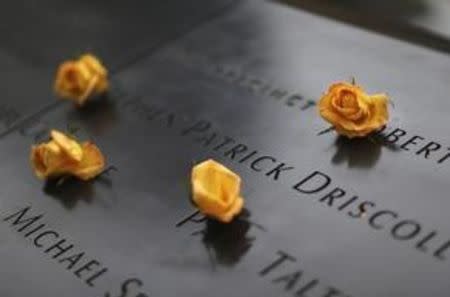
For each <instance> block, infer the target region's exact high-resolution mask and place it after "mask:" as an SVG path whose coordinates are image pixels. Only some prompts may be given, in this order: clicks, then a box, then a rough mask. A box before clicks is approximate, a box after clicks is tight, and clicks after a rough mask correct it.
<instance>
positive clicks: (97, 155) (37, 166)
mask: <svg viewBox="0 0 450 297" xmlns="http://www.w3.org/2000/svg"><path fill="white" fill-rule="evenodd" d="M50 135H51V140H50V141H49V142H46V143H41V144H38V145H34V146H33V147H32V148H31V156H30V159H31V165H32V167H33V170H34V173H35V174H36V176H37V177H39V178H41V179H49V178H56V177H61V176H66V175H71V176H75V177H77V178H79V179H81V180H89V179H92V178H94V177H96V176H97V175H98V174H100V173H101V172H102V171H103V169H104V167H105V158H104V157H103V154H102V153H101V152H100V150H99V149H98V147H97V146H96V145H95V144H93V143H91V142H84V143H82V144H79V143H78V142H77V141H75V140H74V139H72V138H70V137H68V136H67V135H65V134H63V133H61V132H59V131H56V130H52V131H51V133H50Z"/></svg>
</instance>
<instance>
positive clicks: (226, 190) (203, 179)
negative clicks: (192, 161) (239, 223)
mask: <svg viewBox="0 0 450 297" xmlns="http://www.w3.org/2000/svg"><path fill="white" fill-rule="evenodd" d="M191 184H192V199H193V201H194V203H195V205H196V206H197V207H198V209H199V210H200V212H202V213H203V214H205V215H207V216H210V217H213V218H215V219H217V220H219V221H222V222H225V223H228V222H230V221H231V220H232V219H233V217H235V216H236V215H238V214H239V213H240V212H241V211H242V208H243V206H244V200H243V198H242V197H240V188H241V178H240V177H239V176H238V175H237V174H235V173H234V172H232V171H231V170H229V169H228V168H226V167H225V166H223V165H222V164H220V163H218V162H216V161H214V160H211V159H210V160H207V161H204V162H202V163H200V164H198V165H196V166H194V168H193V169H192V174H191Z"/></svg>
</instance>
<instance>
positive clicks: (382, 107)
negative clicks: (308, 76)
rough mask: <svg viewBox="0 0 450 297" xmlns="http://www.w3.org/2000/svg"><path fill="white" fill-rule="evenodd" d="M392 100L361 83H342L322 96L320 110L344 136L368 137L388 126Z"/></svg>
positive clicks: (331, 87) (332, 87)
mask: <svg viewBox="0 0 450 297" xmlns="http://www.w3.org/2000/svg"><path fill="white" fill-rule="evenodd" d="M388 101H389V99H388V97H387V96H386V95H385V94H374V95H368V94H367V93H366V92H365V91H364V89H363V88H362V87H360V86H358V85H355V84H351V83H347V82H338V83H335V84H333V85H331V86H330V87H329V89H328V91H327V92H326V93H325V94H324V95H323V96H322V98H321V99H320V101H319V112H320V115H321V116H322V117H323V118H324V119H325V120H326V121H327V122H329V123H330V124H331V125H333V127H334V129H335V130H336V132H337V133H339V134H340V135H344V136H347V137H349V138H353V137H364V136H367V135H368V134H370V133H372V132H374V131H376V130H378V129H379V128H381V127H383V126H384V125H386V123H387V121H388V118H389V113H388V108H387V105H388Z"/></svg>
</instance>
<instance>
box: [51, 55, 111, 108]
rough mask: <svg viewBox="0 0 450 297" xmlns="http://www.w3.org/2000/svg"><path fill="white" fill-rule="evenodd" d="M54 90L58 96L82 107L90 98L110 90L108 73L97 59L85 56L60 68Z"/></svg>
mask: <svg viewBox="0 0 450 297" xmlns="http://www.w3.org/2000/svg"><path fill="white" fill-rule="evenodd" d="M54 88H55V92H56V93H57V94H58V96H60V97H62V98H66V99H70V100H73V101H74V102H75V103H76V104H78V105H79V106H81V105H83V104H84V103H85V102H86V100H87V99H88V98H89V97H90V96H92V95H98V94H101V93H103V92H105V91H106V90H107V89H108V71H107V70H106V68H105V67H104V66H103V65H102V63H101V62H100V61H99V59H98V58H97V57H95V56H93V55H91V54H85V55H83V56H81V57H80V58H79V59H78V60H76V61H66V62H64V63H62V64H61V65H60V66H59V68H58V71H57V73H56V80H55V87H54Z"/></svg>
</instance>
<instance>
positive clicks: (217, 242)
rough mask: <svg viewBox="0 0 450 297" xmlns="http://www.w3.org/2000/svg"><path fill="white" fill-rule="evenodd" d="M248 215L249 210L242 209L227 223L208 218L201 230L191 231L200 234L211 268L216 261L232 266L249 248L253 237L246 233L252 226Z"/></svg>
mask: <svg viewBox="0 0 450 297" xmlns="http://www.w3.org/2000/svg"><path fill="white" fill-rule="evenodd" d="M249 217H250V212H248V211H247V210H244V211H243V212H242V213H241V215H239V217H236V218H235V219H234V220H233V221H232V222H230V223H228V224H224V223H221V222H218V221H216V220H211V219H208V220H206V223H205V228H204V229H203V230H201V231H197V232H195V233H193V235H200V234H201V235H202V242H203V244H204V245H205V248H206V250H207V251H208V255H209V256H210V260H211V263H212V265H213V268H215V264H216V263H218V264H220V265H224V266H233V265H235V264H236V263H238V262H239V261H240V260H241V259H242V257H243V256H244V255H245V254H246V253H247V252H248V251H249V250H250V248H251V247H252V244H253V241H254V238H253V237H249V236H248V235H247V233H248V232H249V230H250V228H251V226H252V223H251V222H250V221H248V218H249Z"/></svg>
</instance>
